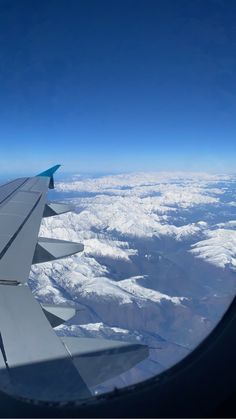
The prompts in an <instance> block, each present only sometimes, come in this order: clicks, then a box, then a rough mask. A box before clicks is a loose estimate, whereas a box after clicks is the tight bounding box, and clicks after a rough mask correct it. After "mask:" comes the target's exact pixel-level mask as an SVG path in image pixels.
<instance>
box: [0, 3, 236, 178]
mask: <svg viewBox="0 0 236 419" xmlns="http://www.w3.org/2000/svg"><path fill="white" fill-rule="evenodd" d="M0 6H1V14H0V83H1V90H0V93H1V94H0V147H1V149H0V150H1V153H0V163H1V168H2V169H1V172H2V173H16V172H19V173H20V172H22V173H26V172H27V173H28V172H30V173H31V172H40V171H41V170H43V169H44V168H45V167H47V166H50V165H54V164H56V163H62V164H63V167H64V171H66V172H69V171H72V172H93V171H96V172H119V171H131V170H159V169H161V170H165V169H167V170H179V169H181V170H211V171H235V157H236V141H235V138H236V123H235V121H236V118H235V115H236V96H235V94H236V83H235V81H236V77H235V74H236V44H235V39H236V27H235V19H236V2H235V1H230V0H225V1H224V0H214V1H213V0H193V1H192V0H186V1H185V0H168V1H167V0H154V1H152V0H146V1H145V0H142V1H140V0H108V1H106V0H89V1H88V0H83V1H80V0H41V1H35V0H21V1H18V0H14V1H12V0H0Z"/></svg>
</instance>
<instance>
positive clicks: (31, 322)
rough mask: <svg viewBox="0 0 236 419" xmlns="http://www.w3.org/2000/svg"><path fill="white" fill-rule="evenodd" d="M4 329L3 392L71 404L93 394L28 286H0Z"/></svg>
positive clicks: (0, 320) (0, 363)
mask: <svg viewBox="0 0 236 419" xmlns="http://www.w3.org/2000/svg"><path fill="white" fill-rule="evenodd" d="M0 330H1V337H2V346H1V359H0V368H1V370H0V374H1V380H0V389H3V388H4V390H5V391H6V389H7V392H8V393H9V394H13V395H16V396H20V397H25V398H30V399H36V400H48V401H62V400H67V401H69V400H75V399H81V398H85V397H88V396H89V395H90V391H89V390H88V388H87V386H86V385H85V383H84V381H83V379H82V378H81V377H80V375H79V373H78V371H77V370H76V368H75V367H74V365H73V362H72V360H71V357H70V355H69V354H68V351H67V350H66V348H65V346H64V345H63V343H62V342H61V340H60V339H59V338H58V337H57V336H56V334H55V332H54V331H53V329H52V328H51V326H50V324H49V323H48V321H47V319H46V317H45V316H44V314H43V311H42V309H41V307H40V305H39V303H38V302H37V301H36V300H35V299H34V297H33V295H32V294H31V291H30V290H29V288H28V287H27V286H25V285H23V286H8V285H1V286H0ZM3 348H4V352H5V358H6V362H4V356H3V355H4V354H3ZM9 377H10V383H11V384H12V385H11V384H10V383H9Z"/></svg>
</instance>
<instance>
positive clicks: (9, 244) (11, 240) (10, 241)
mask: <svg viewBox="0 0 236 419" xmlns="http://www.w3.org/2000/svg"><path fill="white" fill-rule="evenodd" d="M41 197H42V194H40V196H39V198H38V199H37V201H36V202H35V204H34V206H33V207H32V208H31V210H30V212H29V213H28V215H27V216H26V218H25V219H24V221H23V223H22V224H21V225H20V227H19V228H18V229H17V230H16V232H15V233H14V234H13V236H12V237H11V238H10V240H9V241H8V243H7V244H6V246H5V247H4V248H3V250H2V251H1V253H0V259H2V257H3V256H4V255H5V253H6V252H7V250H8V249H9V247H10V246H11V244H12V243H13V241H14V240H15V238H16V237H17V236H18V234H19V232H20V231H21V230H22V228H23V227H24V225H25V223H26V222H27V221H28V219H29V217H30V216H31V214H32V213H33V211H34V210H35V208H36V207H37V205H38V203H39V201H40V199H41Z"/></svg>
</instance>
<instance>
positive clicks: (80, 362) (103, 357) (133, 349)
mask: <svg viewBox="0 0 236 419" xmlns="http://www.w3.org/2000/svg"><path fill="white" fill-rule="evenodd" d="M61 339H62V341H63V342H64V344H65V346H66V347H67V349H68V351H69V352H70V354H71V356H72V358H73V361H74V364H75V366H76V368H77V370H78V371H79V374H80V375H81V377H82V378H83V380H84V381H85V383H86V384H87V385H88V386H95V385H97V384H100V383H102V382H104V381H106V380H108V379H110V378H113V377H115V376H117V375H120V374H122V373H123V372H125V371H127V370H129V369H130V368H132V367H133V366H135V365H136V364H137V363H138V362H141V361H143V360H144V359H145V358H146V357H147V356H148V355H149V349H148V346H146V345H141V344H135V343H134V344H133V343H128V342H119V341H113V340H106V339H94V338H76V337H61Z"/></svg>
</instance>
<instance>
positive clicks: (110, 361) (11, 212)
mask: <svg viewBox="0 0 236 419" xmlns="http://www.w3.org/2000/svg"><path fill="white" fill-rule="evenodd" d="M58 167H59V165H57V166H54V167H52V168H50V169H48V170H47V171H45V172H43V173H40V175H38V176H35V177H31V178H20V179H16V180H14V181H13V182H9V183H7V184H5V185H3V186H1V187H0V390H2V391H5V392H6V393H8V394H10V395H14V396H15V397H22V398H26V399H30V400H38V401H51V402H54V401H56V402H58V401H62V402H65V401H72V400H79V399H86V398H87V397H89V396H90V395H91V391H90V390H89V386H92V385H96V384H98V383H100V382H103V381H105V380H107V379H109V378H112V377H114V376H115V375H119V374H121V373H122V372H124V371H126V370H127V369H129V368H131V367H132V366H134V365H135V364H137V362H140V361H142V360H143V359H145V358H146V357H147V356H148V348H147V346H145V345H140V344H130V343H124V342H118V341H108V340H104V339H82V338H69V337H68V338H67V337H64V338H60V337H58V336H57V335H56V333H55V332H54V330H53V327H55V326H57V325H59V324H61V323H63V322H64V321H66V320H68V319H69V318H71V317H73V315H74V314H75V312H74V310H73V309H72V308H70V307H57V306H46V305H40V304H39V303H38V302H37V301H36V300H35V299H34V297H33V295H32V293H31V292H30V289H29V287H28V286H27V280H28V277H29V272H30V268H31V265H32V264H34V263H41V262H47V261H52V260H56V259H58V258H63V257H66V256H69V255H72V254H74V253H77V252H81V251H82V250H83V245H82V244H80V243H72V242H67V241H64V240H55V239H48V238H40V237H38V233H39V228H40V223H41V220H42V218H43V217H49V216H54V215H58V214H62V213H65V212H67V211H68V210H71V208H70V207H67V206H66V205H65V204H61V203H60V204H57V203H47V191H48V188H53V187H54V180H53V174H54V172H55V171H56V170H57V169H58Z"/></svg>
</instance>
